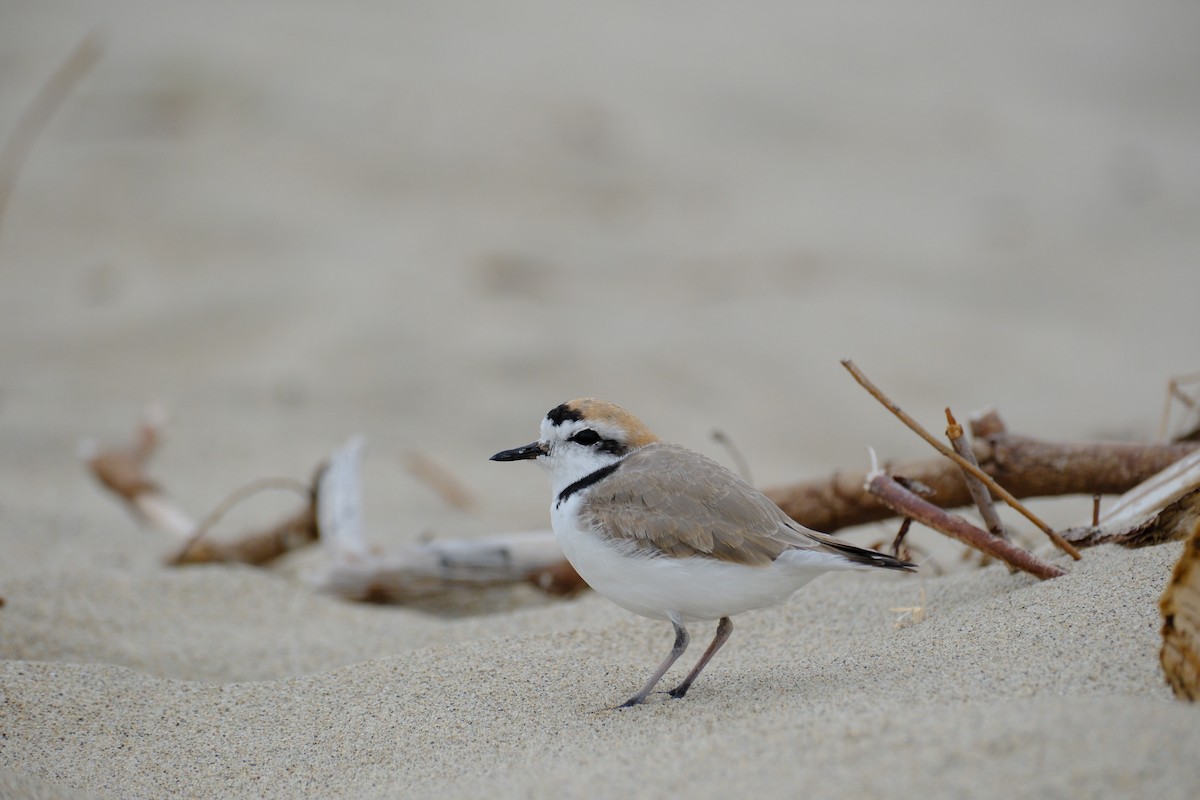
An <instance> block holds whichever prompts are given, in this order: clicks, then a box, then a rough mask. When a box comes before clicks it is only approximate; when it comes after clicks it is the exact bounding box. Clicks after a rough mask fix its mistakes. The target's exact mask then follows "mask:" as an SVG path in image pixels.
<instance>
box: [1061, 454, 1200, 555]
mask: <svg viewBox="0 0 1200 800" xmlns="http://www.w3.org/2000/svg"><path fill="white" fill-rule="evenodd" d="M1198 523H1200V451H1196V452H1194V453H1191V454H1189V455H1187V456H1185V457H1184V458H1181V459H1180V460H1179V461H1177V462H1175V463H1174V464H1172V465H1170V466H1169V467H1167V468H1166V469H1164V470H1162V471H1161V472H1159V473H1158V474H1156V475H1154V476H1153V477H1151V478H1149V479H1148V480H1146V481H1144V482H1143V483H1141V484H1139V485H1138V486H1136V487H1134V488H1133V489H1130V490H1129V491H1128V492H1126V493H1125V494H1123V495H1121V497H1120V498H1118V499H1117V501H1116V502H1115V503H1113V505H1112V506H1111V507H1110V508H1109V509H1108V511H1107V512H1106V513H1105V514H1104V515H1103V516H1101V517H1100V519H1099V521H1098V522H1095V523H1093V524H1092V525H1091V526H1088V527H1083V528H1072V529H1070V530H1066V531H1063V535H1064V536H1065V537H1066V538H1067V539H1069V540H1070V541H1072V542H1073V543H1075V544H1076V545H1078V546H1079V547H1092V546H1094V545H1098V544H1119V545H1122V546H1124V547H1147V546H1150V545H1156V544H1162V543H1163V542H1168V541H1173V540H1176V539H1182V538H1184V537H1186V536H1187V535H1188V534H1189V533H1190V532H1191V530H1192V529H1193V528H1194V527H1195V526H1196V525H1197V524H1198Z"/></svg>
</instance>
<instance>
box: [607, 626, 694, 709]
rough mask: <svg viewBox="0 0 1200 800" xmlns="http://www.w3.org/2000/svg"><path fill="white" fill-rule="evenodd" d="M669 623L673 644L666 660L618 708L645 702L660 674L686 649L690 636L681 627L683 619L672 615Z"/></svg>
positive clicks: (660, 678) (663, 673) (660, 677)
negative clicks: (673, 637) (637, 690)
mask: <svg viewBox="0 0 1200 800" xmlns="http://www.w3.org/2000/svg"><path fill="white" fill-rule="evenodd" d="M671 624H672V625H673V626H674V627H675V644H674V646H673V647H671V652H670V653H668V654H667V658H666V660H664V661H663V662H662V663H661V664H659V665H658V669H656V670H655V671H654V674H653V675H651V676H650V680H648V681H646V685H645V686H643V687H642V690H641V691H640V692H638V693H637V694H635V695H634V696H633V697H631V698H629V699H628V700H626V701H625V702H624V703H621V705H619V706H617V707H618V708H629V707H630V706H636V705H638V704H640V703H643V702H645V700H646V698H647V697H649V696H650V692H652V691H654V687H655V686H657V685H658V682H659V681H661V680H662V676H663V675H666V674H667V670H669V669H670V668H671V665H672V664H674V663H675V662H676V661H678V660H679V657H680V656H681V655H683V651H684V650H687V646H688V642H689V641H690V638H689V637H688V632H687V628H685V627H683V621H682V620H681V619H679V618H678V617H672V618H671Z"/></svg>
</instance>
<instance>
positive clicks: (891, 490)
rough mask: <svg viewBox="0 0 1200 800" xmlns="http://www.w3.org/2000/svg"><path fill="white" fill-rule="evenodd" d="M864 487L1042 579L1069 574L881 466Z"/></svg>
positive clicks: (901, 512)
mask: <svg viewBox="0 0 1200 800" xmlns="http://www.w3.org/2000/svg"><path fill="white" fill-rule="evenodd" d="M865 488H866V490H867V491H868V492H870V493H871V494H872V495H874V496H875V497H877V498H879V500H880V501H881V502H882V503H884V504H886V505H887V506H888V507H889V508H891V509H892V510H893V511H895V512H896V513H897V514H899V515H901V516H902V517H904V518H906V519H912V520H916V521H917V522H920V523H921V524H922V525H925V526H927V527H929V528H933V529H934V530H936V531H938V532H940V533H944V534H946V535H947V536H949V537H951V538H953V539H957V540H958V541H960V542H962V543H963V544H966V545H969V546H970V547H974V548H975V549H976V550H979V551H980V552H983V553H986V554H987V555H989V556H992V557H993V558H998V559H1000V560H1001V561H1003V562H1005V563H1006V564H1009V565H1010V566H1012V567H1014V568H1016V569H1019V570H1023V571H1025V572H1028V573H1029V574H1031V575H1035V576H1037V577H1038V578H1042V579H1046V578H1057V577H1059V576H1060V575H1065V574H1066V572H1065V571H1064V570H1063V569H1062V568H1061V567H1057V566H1055V565H1053V564H1048V563H1046V562H1044V561H1042V560H1040V559H1039V558H1037V557H1036V556H1034V555H1032V554H1031V553H1028V552H1026V551H1025V550H1022V549H1021V548H1019V547H1016V546H1014V545H1012V544H1010V543H1008V542H1006V541H1005V540H1003V539H1001V538H1000V537H998V536H993V535H992V534H990V533H988V532H987V531H985V530H982V529H980V528H977V527H975V526H974V525H972V524H971V523H970V522H968V521H967V520H965V519H963V518H962V517H959V516H956V515H954V514H950V513H947V512H946V511H945V510H943V509H941V508H938V507H937V506H935V505H933V504H932V503H930V502H928V501H927V500H923V499H921V498H920V497H918V496H917V495H916V494H914V493H913V492H911V491H909V490H908V489H906V488H904V487H903V486H901V485H900V484H899V483H898V482H897V481H896V480H895V479H894V478H892V477H890V476H889V475H887V474H886V473H884V472H883V471H882V470H877V471H874V472H872V473H870V474H869V475H868V477H867V482H866V487H865Z"/></svg>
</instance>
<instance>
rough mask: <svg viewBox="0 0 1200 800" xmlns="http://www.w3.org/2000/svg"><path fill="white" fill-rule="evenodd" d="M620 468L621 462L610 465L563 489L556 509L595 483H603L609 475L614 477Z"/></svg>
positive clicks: (556, 502)
mask: <svg viewBox="0 0 1200 800" xmlns="http://www.w3.org/2000/svg"><path fill="white" fill-rule="evenodd" d="M619 466H621V462H620V461H614V462H613V463H611V464H609V465H608V466H607V467H601V468H600V469H598V470H596V471H595V472H591V473H589V474H587V475H584V476H583V477H582V478H580V479H579V480H577V481H575V482H574V483H572V484H571V485H570V486H568V487H567V488H565V489H563V490H562V491H561V492H559V493H558V499H557V500H555V501H554V507H555V508H558V507H559V506H560V505H562V503H563V501H564V500H566V499H567V498H568V497H570V496H571V495H573V494H575V493H576V492H578V491H579V490H580V489H586V488H587V487H589V486H591V485H592V484H593V483H595V482H597V481H602V480H604V479H605V478H607V477H608V476H609V475H612V474H613V473H614V472H616V471H617V467H619Z"/></svg>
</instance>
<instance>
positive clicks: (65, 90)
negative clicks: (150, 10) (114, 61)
mask: <svg viewBox="0 0 1200 800" xmlns="http://www.w3.org/2000/svg"><path fill="white" fill-rule="evenodd" d="M101 50H102V48H101V46H100V37H99V36H97V35H96V34H94V33H91V34H88V35H87V36H85V37H83V41H81V42H80V43H79V44H77V45H76V46H75V49H74V50H72V51H71V55H69V56H67V60H66V61H64V62H63V63H62V65H61V66H59V68H58V69H57V70H56V71H55V72H54V74H53V75H51V76H50V79H49V80H47V81H46V83H45V84H44V85H43V86H42V88H41V90H40V91H39V92H38V93H37V94H36V95H34V98H33V100H31V101H30V103H29V105H28V106H26V108H25V111H24V113H22V114H21V116H20V118H19V119H18V120H17V124H16V127H14V128H13V130H12V133H11V134H9V136H8V140H7V141H5V142H4V144H3V146H0V224H3V222H4V211H5V209H6V208H7V206H8V198H9V197H10V196H11V195H12V191H13V187H14V186H16V183H17V175H18V173H20V171H21V167H22V165H24V163H25V161H26V159H27V158H28V157H29V151H30V150H31V149H32V148H33V143H34V141H36V140H37V137H38V135H39V134H40V133H41V132H42V129H43V128H45V127H46V123H47V122H49V121H50V118H51V117H52V116H54V112H55V111H57V110H58V108H59V106H61V105H62V102H63V100H65V99H66V97H67V95H68V94H70V93H71V89H72V88H74V86H75V84H76V83H78V82H79V79H80V78H82V77H83V76H84V75H86V74H87V71H88V70H89V69H91V68H92V65H93V64H95V63H96V62H97V61H98V60H99V59H100V53H101Z"/></svg>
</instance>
